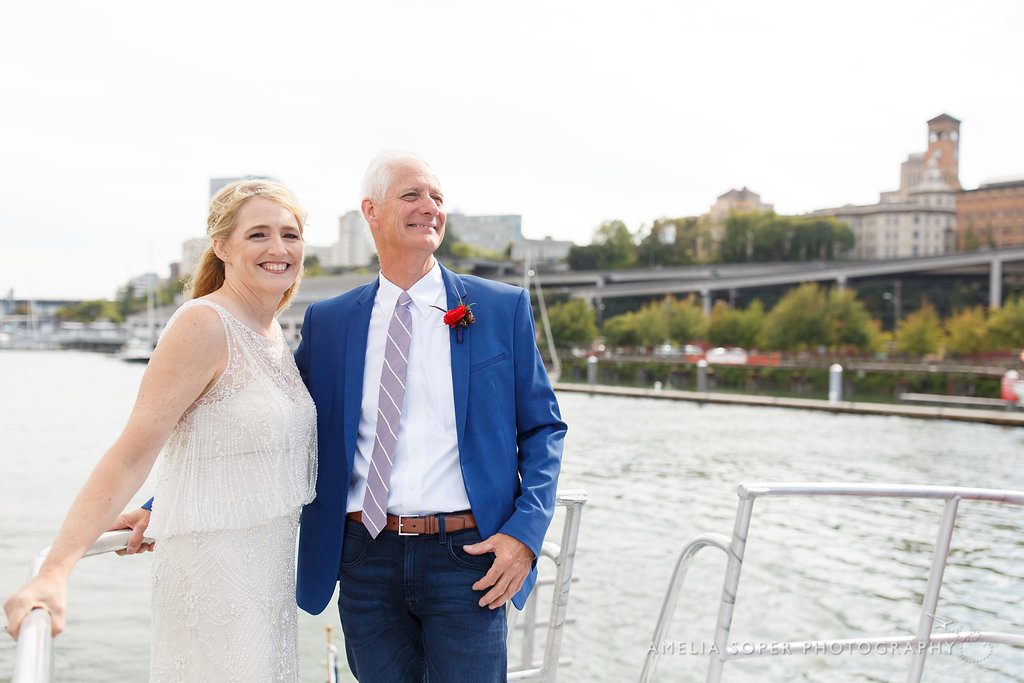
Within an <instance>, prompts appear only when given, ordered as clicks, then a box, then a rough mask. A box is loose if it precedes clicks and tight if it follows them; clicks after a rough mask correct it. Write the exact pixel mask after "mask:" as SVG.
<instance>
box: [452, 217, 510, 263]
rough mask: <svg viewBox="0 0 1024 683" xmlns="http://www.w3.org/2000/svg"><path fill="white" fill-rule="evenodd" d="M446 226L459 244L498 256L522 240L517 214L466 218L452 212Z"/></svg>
mask: <svg viewBox="0 0 1024 683" xmlns="http://www.w3.org/2000/svg"><path fill="white" fill-rule="evenodd" d="M446 225H447V228H448V229H450V230H451V231H452V232H454V233H455V236H456V237H458V239H459V241H460V242H465V243H466V244H468V245H469V246H471V247H477V248H478V249H486V250H487V251H493V252H495V253H498V254H504V253H505V250H506V249H508V247H509V245H510V244H515V243H516V242H519V241H521V240H522V239H523V217H522V216H520V215H518V214H516V215H505V216H467V215H465V214H462V213H458V212H453V213H449V214H448V220H447V223H446Z"/></svg>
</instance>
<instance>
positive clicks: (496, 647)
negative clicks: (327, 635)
mask: <svg viewBox="0 0 1024 683" xmlns="http://www.w3.org/2000/svg"><path fill="white" fill-rule="evenodd" d="M442 528H443V525H442ZM480 540H481V539H480V533H479V532H478V531H477V530H476V529H467V530H465V531H457V532H455V533H450V534H449V533H445V532H444V531H442V532H441V533H440V534H436V535H431V536H399V535H398V534H396V533H394V532H390V531H382V532H381V533H380V535H378V536H377V538H376V539H372V538H370V534H369V532H368V531H367V530H366V528H365V527H364V526H363V525H362V524H358V523H356V522H353V521H351V520H345V544H344V546H343V548H342V554H341V567H340V570H339V573H338V578H339V580H340V582H341V583H340V597H339V598H338V611H339V612H340V613H341V626H342V630H343V631H344V633H345V653H346V655H347V656H348V664H349V667H350V668H351V669H352V673H353V674H354V675H355V676H356V678H357V679H359V680H360V681H362V682H363V683H388V682H392V681H393V682H394V683H412V682H416V683H419V682H421V681H428V682H429V683H447V682H449V681H450V682H452V683H455V682H463V681H472V683H488V682H489V681H504V680H506V677H507V669H508V664H507V660H508V657H507V653H506V648H505V633H506V630H505V607H504V606H502V607H500V608H498V609H495V610H491V609H488V608H487V607H480V606H479V604H478V602H479V600H480V598H482V597H483V595H484V593H485V592H486V591H474V590H473V589H472V586H473V584H474V583H476V582H477V581H479V580H480V579H481V578H482V577H483V575H484V574H486V573H487V570H488V569H490V567H491V563H492V562H493V561H494V556H493V555H492V554H487V555H468V554H466V553H465V552H463V551H462V546H464V545H469V544H472V543H479V542H480Z"/></svg>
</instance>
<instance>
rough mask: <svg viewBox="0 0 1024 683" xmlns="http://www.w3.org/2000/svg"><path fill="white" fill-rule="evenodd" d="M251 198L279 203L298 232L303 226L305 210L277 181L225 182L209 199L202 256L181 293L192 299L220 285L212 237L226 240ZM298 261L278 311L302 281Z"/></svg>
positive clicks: (221, 278)
mask: <svg viewBox="0 0 1024 683" xmlns="http://www.w3.org/2000/svg"><path fill="white" fill-rule="evenodd" d="M253 197H264V198H266V199H269V200H270V201H272V202H274V203H276V204H278V205H280V206H281V207H282V208H284V209H285V210H286V211H288V212H289V213H291V214H292V215H293V216H295V220H296V221H298V224H299V234H300V235H301V234H302V231H303V229H304V228H305V225H306V212H305V210H303V208H302V207H301V206H299V200H298V199H296V198H295V195H294V194H292V193H291V191H290V190H289V189H288V188H287V187H285V186H284V185H282V184H280V183H275V182H274V181H272V180H239V181H237V182H234V183H231V184H229V185H225V186H224V187H222V188H221V189H220V190H218V191H217V194H215V195H214V196H213V199H211V200H210V214H209V216H207V218H206V236H207V237H209V238H210V244H209V245H207V247H206V250H205V251H204V252H203V255H202V256H200V257H199V263H198V264H197V265H196V269H195V272H194V273H193V274H192V278H191V279H190V280H189V282H188V284H187V285H186V287H185V296H186V297H188V298H189V299H196V298H198V297H201V296H206V295H207V294H210V293H211V292H215V291H217V290H218V289H220V288H221V286H222V285H223V284H224V262H223V261H221V260H220V258H219V257H218V256H217V254H216V253H215V252H214V250H213V241H214V240H226V239H227V238H228V237H230V236H231V233H232V232H233V231H234V229H235V225H236V223H237V221H238V212H239V211H241V210H242V207H243V206H244V205H245V203H246V202H247V201H249V200H250V199H252V198H253ZM302 271H303V268H302V264H301V263H300V264H299V274H298V275H297V276H296V278H295V282H294V284H292V286H291V287H289V288H288V291H286V292H285V293H284V294H283V295H282V296H281V301H280V302H279V303H278V304H277V311H278V313H280V312H281V311H283V310H284V309H285V308H287V307H288V304H290V303H291V301H292V298H293V297H294V296H295V293H296V292H297V291H299V282H300V281H301V280H302Z"/></svg>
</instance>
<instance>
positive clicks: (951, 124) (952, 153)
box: [924, 114, 960, 190]
mask: <svg viewBox="0 0 1024 683" xmlns="http://www.w3.org/2000/svg"><path fill="white" fill-rule="evenodd" d="M933 159H934V162H933V161H932V160H933ZM933 164H934V166H933ZM924 167H925V168H933V167H934V168H938V169H939V173H940V174H941V176H942V180H944V181H945V182H946V183H947V184H948V185H950V186H951V187H955V188H956V189H958V190H959V189H960V177H959V176H960V173H959V168H960V122H959V121H958V120H956V119H954V118H953V117H952V116H950V115H949V114H939V115H938V116H936V117H935V118H934V119H932V120H931V121H929V122H928V151H927V152H925V155H924Z"/></svg>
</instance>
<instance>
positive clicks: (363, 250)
mask: <svg viewBox="0 0 1024 683" xmlns="http://www.w3.org/2000/svg"><path fill="white" fill-rule="evenodd" d="M331 249H332V250H333V259H332V260H333V263H332V264H331V265H334V266H344V267H347V268H350V267H358V266H365V265H367V264H368V263H369V262H370V259H371V258H372V257H373V255H374V254H376V253H377V250H376V249H375V248H374V246H373V238H372V237H371V236H370V226H369V225H367V223H366V219H365V218H363V213H362V212H361V211H349V212H348V213H346V214H345V215H344V216H342V217H341V218H339V219H338V241H337V242H335V243H334V245H333V246H332V247H331ZM321 262H322V261H321ZM325 265H326V264H325Z"/></svg>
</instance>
